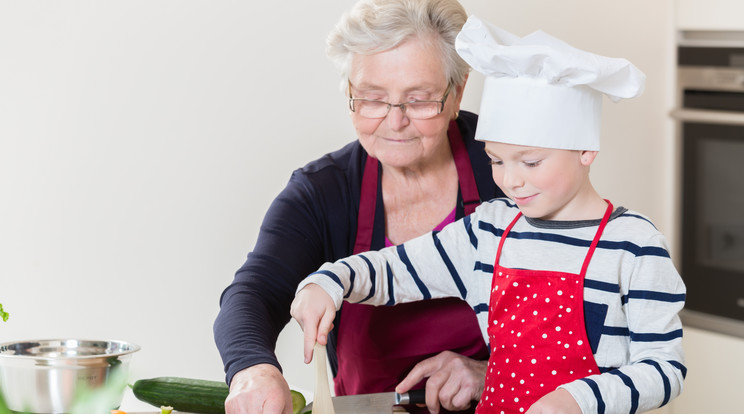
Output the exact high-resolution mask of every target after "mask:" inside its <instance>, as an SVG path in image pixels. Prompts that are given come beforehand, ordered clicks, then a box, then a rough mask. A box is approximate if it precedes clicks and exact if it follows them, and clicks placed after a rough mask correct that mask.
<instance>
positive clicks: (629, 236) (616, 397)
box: [298, 198, 686, 413]
mask: <svg viewBox="0 0 744 414" xmlns="http://www.w3.org/2000/svg"><path fill="white" fill-rule="evenodd" d="M518 211H519V210H518V208H517V207H516V206H515V205H514V204H513V203H512V202H511V200H509V199H507V198H498V199H494V200H491V201H489V202H485V203H483V204H482V205H481V206H479V207H478V208H477V209H476V211H475V212H474V213H473V214H472V215H470V216H467V217H465V218H463V219H461V220H458V221H456V222H455V223H452V224H451V225H449V226H447V227H445V228H444V229H443V230H442V231H440V232H432V233H429V234H427V235H423V236H421V237H419V238H416V239H413V240H411V241H409V242H406V243H405V244H402V245H398V246H392V247H389V248H385V249H382V250H380V251H377V252H366V253H362V254H360V255H355V256H351V257H348V258H345V259H341V260H339V261H337V262H335V263H326V264H324V265H323V266H322V267H321V268H320V269H319V270H318V271H317V272H315V273H313V274H311V275H310V276H309V277H308V278H306V279H305V280H304V281H303V282H302V283H301V284H300V285H299V287H298V291H299V290H300V289H302V288H303V287H304V286H305V285H307V284H308V283H316V284H318V285H320V286H321V287H323V288H324V289H325V290H326V292H328V293H329V295H330V296H331V297H332V298H333V300H334V302H335V304H336V308H337V309H339V308H340V307H341V303H342V301H343V300H346V301H349V302H354V303H366V304H372V305H395V304H396V303H402V302H411V301H418V300H425V299H430V298H441V297H452V296H454V297H459V298H461V299H463V300H464V301H466V302H467V303H468V304H469V305H470V306H471V307H472V308H473V310H474V311H475V313H476V316H477V318H478V322H479V324H480V328H481V331H482V333H483V338H484V339H485V340H486V342H488V341H489V337H488V334H487V331H486V328H487V326H488V301H489V294H490V291H491V282H492V275H493V268H494V261H495V258H496V251H497V249H498V243H499V240H500V237H501V235H502V234H503V233H504V229H505V227H506V226H507V225H508V224H509V223H510V222H511V221H512V220H513V218H514V217H515V216H516V215H517V213H518ZM599 223H600V220H585V221H547V220H538V219H531V218H527V217H522V218H520V219H519V221H517V223H516V224H515V226H514V227H513V228H512V230H511V232H510V233H509V234H508V236H507V240H506V243H504V247H503V251H502V254H501V259H500V264H501V265H502V266H505V267H508V268H524V269H533V270H551V271H558V272H569V273H576V274H578V273H580V271H581V266H582V263H583V259H584V257H585V256H586V253H587V251H588V248H589V245H590V244H591V241H592V239H593V237H594V235H595V233H596V231H597V227H598V226H599ZM684 300H685V286H684V283H683V282H682V279H681V277H680V276H679V274H678V272H677V271H676V269H675V268H674V265H673V263H672V261H671V258H670V256H669V253H668V249H667V245H666V240H665V238H664V236H663V235H662V234H661V233H660V232H659V231H658V230H657V229H656V228H655V227H654V225H653V224H652V223H651V222H650V220H648V219H647V218H646V217H644V216H642V215H640V214H638V213H635V212H632V211H629V210H627V209H624V208H617V209H616V210H615V211H614V212H613V214H612V216H611V218H610V221H609V222H608V223H607V227H606V228H605V230H604V232H603V234H602V238H601V239H600V241H599V244H598V245H597V248H596V251H595V252H594V256H593V257H592V260H591V262H590V264H589V267H588V269H587V273H586V279H585V284H584V314H585V322H586V329H587V336H588V338H589V342H590V345H591V348H592V352H593V354H594V358H595V360H596V362H597V365H598V366H599V368H600V374H598V375H593V376H589V377H586V378H582V379H579V380H576V381H573V382H570V383H568V384H564V385H563V386H562V387H563V388H565V389H566V390H568V391H569V392H570V393H571V394H572V395H573V397H574V398H575V399H576V401H577V402H578V404H579V406H580V407H581V409H582V411H583V412H584V413H594V412H598V413H603V412H604V413H634V412H643V411H647V410H650V409H654V408H658V407H660V406H662V405H664V404H666V403H668V402H669V401H670V400H671V399H672V398H674V397H676V396H677V395H678V394H679V393H680V392H681V389H682V381H683V379H684V376H685V374H686V367H685V366H684V356H683V352H682V324H681V322H680V319H679V316H678V313H679V311H680V310H681V309H682V307H683V305H684ZM489 349H490V344H489Z"/></svg>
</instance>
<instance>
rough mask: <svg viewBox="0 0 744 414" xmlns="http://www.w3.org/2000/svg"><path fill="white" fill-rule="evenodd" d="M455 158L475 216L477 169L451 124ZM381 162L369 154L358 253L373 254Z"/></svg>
mask: <svg viewBox="0 0 744 414" xmlns="http://www.w3.org/2000/svg"><path fill="white" fill-rule="evenodd" d="M447 136H448V138H449V143H450V149H451V150H452V157H453V158H454V160H455V168H457V179H458V181H459V184H460V193H461V195H462V201H463V209H464V210H465V215H466V216H467V215H469V214H471V213H472V212H473V211H475V208H476V207H477V206H478V205H479V204H480V202H481V199H480V195H479V194H478V186H477V185H476V183H475V175H474V174H473V166H472V164H471V163H470V156H469V155H468V151H467V148H465V142H464V141H463V140H462V134H460V128H459V127H458V126H457V122H455V121H454V120H453V121H450V124H449V128H448V129H447ZM379 164H380V163H379V161H378V160H377V158H373V157H371V156H369V155H367V160H366V161H365V163H364V173H363V175H362V188H361V195H360V197H359V215H358V216H357V233H356V240H355V241H354V254H357V253H362V252H366V251H369V250H370V248H371V246H372V233H373V231H374V227H375V208H376V207H377V188H378V187H379V185H378V181H379Z"/></svg>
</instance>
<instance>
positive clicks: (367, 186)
mask: <svg viewBox="0 0 744 414" xmlns="http://www.w3.org/2000/svg"><path fill="white" fill-rule="evenodd" d="M379 164H380V163H379V161H377V158H373V157H371V156H369V155H367V161H366V162H365V163H364V173H363V175H362V188H361V195H360V197H359V215H358V216H357V233H356V240H355V242H354V254H358V253H362V252H366V251H369V250H370V247H371V245H372V232H373V230H374V227H375V207H376V206H377V182H378V178H379V177H378V175H379Z"/></svg>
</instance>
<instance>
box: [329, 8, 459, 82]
mask: <svg viewBox="0 0 744 414" xmlns="http://www.w3.org/2000/svg"><path fill="white" fill-rule="evenodd" d="M467 18H468V16H467V13H466V12H465V9H464V8H463V7H462V5H461V4H460V3H459V2H458V1H457V0H360V1H359V2H358V3H357V4H356V5H355V6H354V8H352V9H351V10H350V11H349V12H348V13H346V14H344V15H343V16H342V17H341V20H340V21H339V22H338V24H337V25H336V28H335V29H334V30H333V31H332V32H331V33H330V34H329V35H328V40H327V42H326V44H327V49H326V52H327V54H328V57H329V58H330V59H331V60H332V61H333V62H334V63H335V64H336V66H337V68H338V69H339V71H340V72H341V76H342V82H341V87H342V89H343V90H345V89H346V87H347V80H348V79H349V75H350V73H349V72H350V70H351V60H352V57H353V56H354V55H372V54H375V53H380V52H384V51H386V50H390V49H392V48H394V47H396V46H398V45H400V44H401V43H403V42H404V41H406V40H408V39H409V38H411V37H414V36H416V37H420V38H429V39H431V40H432V41H433V45H434V46H435V48H436V49H437V50H439V51H440V53H441V58H442V65H443V67H444V71H445V74H446V75H447V77H448V79H447V80H448V81H449V82H452V83H453V84H455V85H460V84H462V83H463V82H464V81H465V78H466V76H467V74H468V71H469V70H470V67H469V66H468V64H467V63H465V61H464V60H462V58H461V57H460V55H458V54H457V51H456V50H455V38H456V37H457V34H458V33H459V32H460V29H462V26H463V25H464V24H465V21H466V20H467Z"/></svg>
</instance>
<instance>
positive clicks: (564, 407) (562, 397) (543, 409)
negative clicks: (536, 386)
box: [525, 388, 581, 414]
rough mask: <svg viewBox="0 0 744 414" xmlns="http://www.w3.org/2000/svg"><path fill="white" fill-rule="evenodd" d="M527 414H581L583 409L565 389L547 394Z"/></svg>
mask: <svg viewBox="0 0 744 414" xmlns="http://www.w3.org/2000/svg"><path fill="white" fill-rule="evenodd" d="M525 414H581V407H579V404H577V403H576V400H574V398H573V396H572V395H571V393H570V392H568V391H566V390H564V389H563V388H558V389H557V390H555V391H553V392H550V393H548V394H545V395H544V396H543V397H542V398H540V399H539V400H537V402H535V403H534V404H532V406H531V407H530V409H529V410H527V412H526V413H525Z"/></svg>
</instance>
